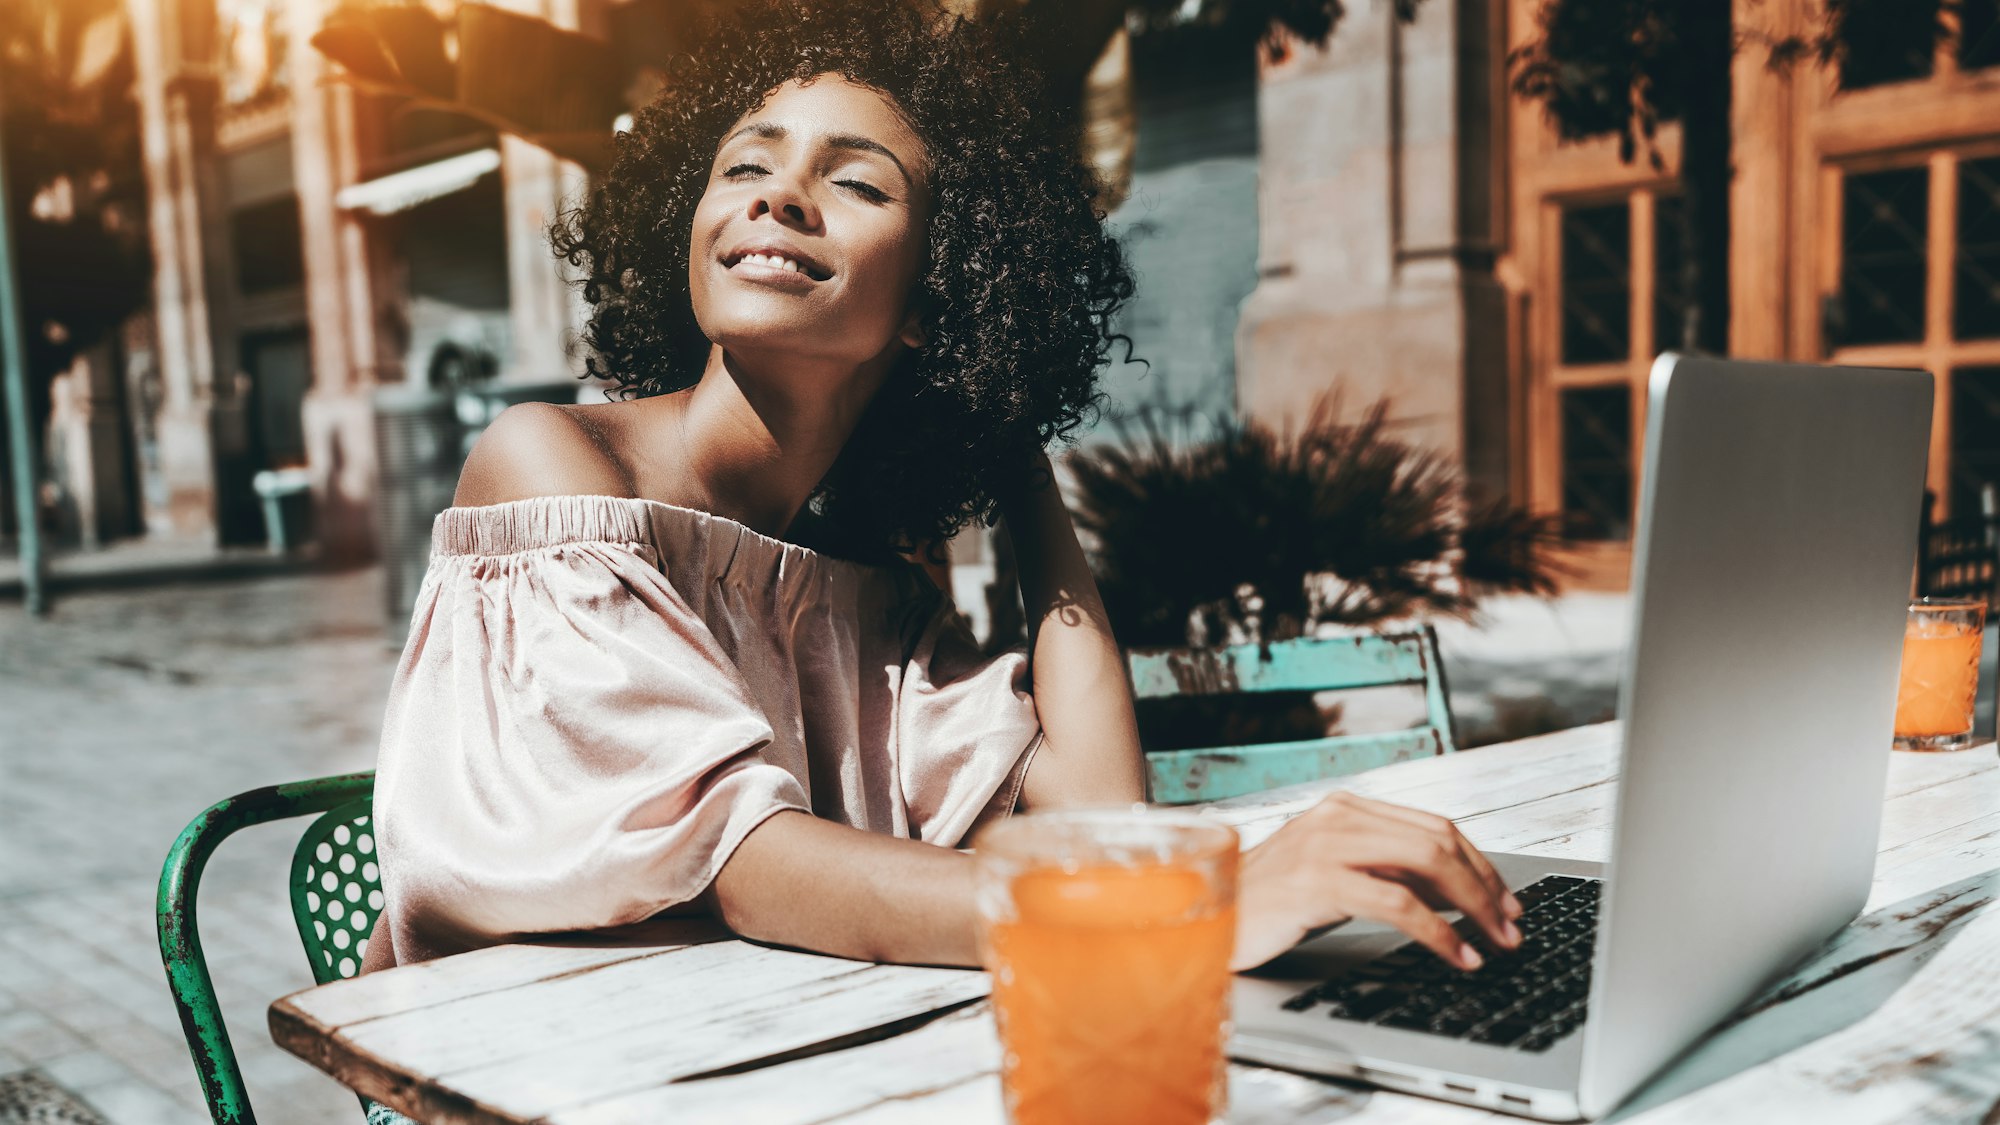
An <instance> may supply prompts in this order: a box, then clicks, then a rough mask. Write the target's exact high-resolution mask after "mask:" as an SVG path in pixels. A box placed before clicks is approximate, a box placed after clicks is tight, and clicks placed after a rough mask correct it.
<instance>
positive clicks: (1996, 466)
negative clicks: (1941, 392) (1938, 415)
mask: <svg viewBox="0 0 2000 1125" xmlns="http://www.w3.org/2000/svg"><path fill="white" fill-rule="evenodd" d="M1987 484H2000V367H1986V368H1971V369H1966V370H1959V371H1954V372H1952V373H1951V514H1952V516H1953V517H1954V518H1959V519H1963V518H1965V517H1968V516H1976V515H1978V514H1979V490H1980V487H1981V486H1982V485H1987Z"/></svg>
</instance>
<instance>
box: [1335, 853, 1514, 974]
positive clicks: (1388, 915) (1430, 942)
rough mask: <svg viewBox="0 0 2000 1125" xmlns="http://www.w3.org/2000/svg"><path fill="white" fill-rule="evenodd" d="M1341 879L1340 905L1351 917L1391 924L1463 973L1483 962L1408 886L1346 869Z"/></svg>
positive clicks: (1477, 952) (1474, 950)
mask: <svg viewBox="0 0 2000 1125" xmlns="http://www.w3.org/2000/svg"><path fill="white" fill-rule="evenodd" d="M1343 882H1345V883H1346V884H1347V886H1346V887H1345V888H1344V889H1343V893H1342V894H1341V896H1340V901H1341V904H1342V906H1343V907H1344V908H1345V909H1347V910H1349V911H1351V912H1352V913H1353V914H1354V916H1355V917H1357V918H1366V919H1368V920H1369V921H1371V922H1381V923H1383V924H1385V925H1390V926H1394V927H1396V928H1397V929H1399V930H1401V931H1403V933H1405V934H1407V935H1409V937H1410V940H1412V941H1414V942H1416V943H1417V944H1419V945H1421V946H1423V947H1424V948H1426V949H1428V950H1430V951H1431V952H1432V953H1435V954H1437V955H1438V956H1439V957H1440V958H1442V959H1443V960H1444V961H1445V963H1446V964H1449V965H1455V966H1457V967H1458V968H1461V969H1464V970H1465V971H1467V972H1471V971H1472V970H1474V969H1477V968H1479V967H1480V965H1482V964H1484V958H1482V957H1480V956H1479V951H1478V950H1476V949H1474V948H1472V945H1471V943H1469V942H1467V941H1466V940H1465V939H1464V938H1462V937H1459V936H1458V931H1457V930H1454V929H1452V928H1451V923H1449V922H1447V921H1445V920H1444V918H1443V917H1442V916H1440V915H1439V914H1438V913H1437V912H1436V911H1434V910H1432V909H1430V908H1429V907H1427V906H1425V905H1424V904H1423V902H1422V900H1420V899H1419V898H1418V897H1417V894H1416V892H1415V891H1412V890H1411V889H1410V888H1408V887H1406V886H1404V885H1402V884H1401V883H1397V882H1392V881H1390V880H1387V879H1378V878H1375V877H1373V876H1370V875H1367V874H1365V873H1363V872H1358V871H1354V872H1349V873H1348V874H1347V876H1346V878H1345V879H1344V880H1343Z"/></svg>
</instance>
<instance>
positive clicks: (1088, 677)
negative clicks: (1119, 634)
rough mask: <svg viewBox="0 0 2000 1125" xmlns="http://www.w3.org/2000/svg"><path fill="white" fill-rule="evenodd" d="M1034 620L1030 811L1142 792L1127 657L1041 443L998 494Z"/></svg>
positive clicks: (1120, 800)
mask: <svg viewBox="0 0 2000 1125" xmlns="http://www.w3.org/2000/svg"><path fill="white" fill-rule="evenodd" d="M1000 512H1001V518H1002V525H1003V530H1004V531H1005V533H1006V534H1007V535H1008V536H1010V537H1011V538H1012V539H1013V543H1014V557H1015V558H1016V559H1017V560H1018V561H1019V565H1020V568H1021V599H1022V603H1023V605H1024V606H1025V607H1026V609H1027V617H1028V662H1029V668H1030V670H1031V671H1030V675H1031V678H1032V682H1033V685H1034V687H1033V691H1034V695H1035V711H1036V713H1037V714H1038V715H1039V716H1040V717H1041V721H1042V731H1043V736H1044V737H1043V742H1042V748H1041V749H1040V750H1038V751H1037V752H1036V753H1035V760H1034V762H1033V763H1031V764H1030V765H1029V767H1028V776H1027V779H1026V782H1025V784H1024V785H1023V786H1022V792H1021V803H1022V804H1023V805H1025V806H1027V807H1029V808H1051V807H1059V806H1065V805H1090V804H1129V803H1131V802H1134V801H1142V800H1144V799H1145V793H1146V790H1145V778H1144V769H1143V765H1142V759H1141V757H1140V751H1139V723H1138V719H1137V718H1136V717H1135V716H1134V714H1133V710H1132V691H1131V686H1130V683H1129V681H1128V680H1127V678H1126V673H1125V656H1124V654H1123V653H1122V652H1121V651H1120V650H1119V648H1118V641H1117V640H1116V639H1115V638H1114V637H1113V636H1112V635H1111V621H1110V619H1109V618H1108V617H1107V616H1105V613H1104V602H1103V599H1101V598H1100V597H1099V596H1098V593H1097V580H1096V579H1095V578H1093V577H1092V576H1091V573H1090V564H1089V563H1087V562H1086V561H1085V560H1084V557H1083V549H1082V548H1081V547H1079V546H1078V545H1077V541H1076V528H1075V526H1074V525H1073V524H1071V522H1070V518H1069V509H1068V508H1066V507H1064V506H1063V501H1062V493H1061V491H1060V490H1059V489H1058V488H1057V487H1056V483H1055V473H1054V471H1053V470H1052V469H1051V468H1050V467H1049V459H1048V457H1047V455H1046V454H1043V453H1042V452H1041V451H1040V450H1036V451H1035V455H1034V458H1033V461H1032V464H1031V467H1030V469H1029V471H1028V472H1027V473H1026V474H1025V476H1024V479H1023V480H1022V481H1021V482H1019V484H1018V485H1017V486H1016V487H1015V488H1013V489H1011V490H1010V491H1008V492H1007V493H1006V494H1004V495H1003V496H1002V498H1001V503H1000Z"/></svg>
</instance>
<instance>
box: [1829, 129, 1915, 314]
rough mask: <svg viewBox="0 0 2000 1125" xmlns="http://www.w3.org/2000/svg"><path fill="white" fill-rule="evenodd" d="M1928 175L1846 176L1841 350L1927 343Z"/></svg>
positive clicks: (1897, 171) (1903, 171)
mask: <svg viewBox="0 0 2000 1125" xmlns="http://www.w3.org/2000/svg"><path fill="white" fill-rule="evenodd" d="M1930 190H1931V173H1930V169H1928V168H1892V169H1889V170H1888V171H1884V172H1864V173H1860V174H1857V175H1852V176H1849V177H1847V179H1846V181H1845V183H1844V186H1843V190H1842V192H1841V196H1842V198H1841V207H1840V235H1841V256H1840V309H1841V314H1842V319H1843V320H1844V322H1845V323H1844V324H1842V325H1839V326H1838V335H1839V339H1838V340H1837V341H1835V342H1836V343H1841V344H1884V343H1894V342H1901V341H1909V340H1921V339H1923V338H1924V307H1925V302H1924V251H1925V245H1926V242H1925V240H1926V239H1927V238H1928V237H1929V236H1930Z"/></svg>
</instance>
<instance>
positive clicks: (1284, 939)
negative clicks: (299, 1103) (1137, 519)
mask: <svg viewBox="0 0 2000 1125" xmlns="http://www.w3.org/2000/svg"><path fill="white" fill-rule="evenodd" d="M703 902H704V903H705V904H706V905H707V906H708V907H709V908H710V909H711V910H713V911H714V912H715V913H716V915H717V916H718V917H720V918H721V919H722V921H723V923H724V924H725V925H727V926H728V927H729V928H730V929H731V930H734V931H735V932H736V933H738V934H740V935H742V936H743V937H746V938H750V939H751V940H753V941H765V942H770V943H773V944H776V945H789V946H794V947H796V948H800V949H813V950H818V951H819V952H822V953H832V954H835V955H837V956H841V957H853V958H856V959H859V960H864V961H894V962H902V963H905V964H919V965H974V964H977V963H978V955H979V952H978V937H977V935H978V926H977V918H978V914H977V911H976V908H975V905H974V900H973V872H972V857H971V856H968V855H965V854H963V853H960V852H955V851H952V850H951V849H949V848H941V847H938V846H936V845H934V844H926V843H921V842H919V841H916V840H904V839H898V838H896V837H891V836H878V835H875V834H873V833H869V832H863V831H861V830H860V829H857V828H849V827H847V826H846V825H842V824H835V823H833V822H832V821H826V820H820V819H819V818H817V817H815V816H812V815H811V814H809V813H804V812H799V811H796V810H788V811H786V812H781V813H777V814H775V815H773V816H772V817H771V818H770V819H768V820H766V821H764V823H762V824H760V825H758V826H757V827H756V828H755V829H753V830H751V832H750V834H749V835H748V836H745V837H744V838H743V842H742V843H741V844H739V845H738V846H737V848H736V851H735V853H734V854H732V855H731V856H730V857H729V860H728V861H727V862H726V863H724V864H723V866H722V871H721V873H720V874H718V875H717V876H716V878H715V882H714V883H712V884H710V886H709V889H708V890H707V891H706V892H704V895H703ZM1237 902H1238V909H1237V923H1236V951H1235V955H1234V957H1233V958H1232V965H1233V967H1235V968H1237V969H1248V968H1252V967H1254V966H1256V965H1259V964H1262V963H1263V962H1265V961H1268V960H1270V959H1271V958H1273V957H1275V956H1277V955H1278V954H1280V953H1283V952H1284V951H1285V950H1286V949H1288V948H1290V947H1291V946H1292V944H1293V943H1295V942H1297V941H1298V940H1299V939H1300V938H1302V937H1304V936H1305V935H1306V934H1307V933H1308V932H1310V931H1312V930H1314V929H1317V928H1319V927H1321V926H1326V925H1330V924H1332V923H1335V922H1340V921H1344V920H1345V919H1348V918H1367V919H1370V920H1372V921H1377V922H1384V923H1387V924H1389V925H1392V926H1395V927H1396V928H1398V929H1400V930H1402V931H1403V932H1404V933H1406V934H1408V935H1409V936H1411V937H1412V938H1415V939H1416V940H1417V941H1419V942H1422V943H1423V944H1424V945H1426V946H1428V947H1429V948H1430V949H1431V950H1432V951H1434V952H1435V953H1437V955H1438V956H1440V957H1442V958H1444V959H1445V960H1447V961H1449V962H1451V963H1452V964H1454V965H1458V966H1460V967H1462V968H1466V969H1474V968H1477V967H1478V965H1479V956H1478V954H1477V953H1475V952H1474V951H1473V950H1472V948H1471V947H1470V946H1468V945H1466V944H1465V943H1464V942H1463V941H1461V940H1460V939H1459V936H1458V934H1457V932H1456V931H1454V930H1453V929H1452V928H1451V925H1450V924H1449V923H1447V922H1446V921H1445V920H1444V919H1443V918H1442V917H1440V916H1439V915H1438V914H1437V913H1436V911H1439V910H1463V911H1465V912H1466V913H1467V914H1470V915H1471V916H1472V917H1474V918H1476V919H1478V921H1479V923H1480V925H1481V927H1482V928H1483V929H1484V930H1485V931H1486V934H1487V940H1489V941H1490V942H1492V943H1493V944H1494V945H1495V946H1497V947H1499V948H1503V949H1512V948H1514V947H1515V946H1516V945H1518V944H1519V943H1520V934H1519V932H1518V931H1516V930H1515V929H1514V927H1513V925H1512V919H1514V918H1516V917H1519V916H1520V912H1521V908H1520V904H1519V903H1517V902H1515V901H1514V897H1513V896H1512V895H1511V894H1508V893H1507V888H1506V885H1505V884H1504V883H1503V882H1502V881H1501V880H1500V876H1499V875H1497V874H1496V873H1495V872H1494V870H1493V867H1492V865H1491V864H1489V863H1488V862H1487V861H1486V857H1485V856H1483V855H1480V854H1479V850H1478V849H1477V848H1474V847H1473V846H1472V845H1471V844H1470V843H1468V842H1466V839H1465V837H1464V836H1461V835H1459V832H1458V829H1456V828H1454V827H1452V824H1451V822H1450V821H1448V820H1445V819H1444V818H1442V817H1436V816H1431V815H1429V814H1427V813H1420V812H1416V811H1415V810H1412V809H1403V808H1398V807H1396V806H1394V805H1385V804H1382V803H1380V802H1376V801H1369V800H1365V799H1363V798H1360V797H1353V796H1350V795H1348V794H1346V793H1337V794H1334V795H1333V796H1331V797H1328V798H1327V799H1326V800H1324V801H1322V802H1321V803H1320V804H1318V805H1316V806H1314V807H1313V808H1312V809H1310V810H1308V811H1307V812H1306V813H1304V814H1302V815H1300V816H1298V817H1295V818H1294V819H1292V820H1291V821H1290V822H1288V823H1287V824H1286V825H1285V826H1284V827H1282V828H1280V829H1278V831H1277V832H1276V833H1275V834H1274V835H1272V837H1271V838H1270V839H1268V840H1266V841H1264V842H1263V843H1262V844H1260V845H1258V846H1257V847H1254V848H1252V849H1250V850H1249V852H1247V853H1246V854H1245V855H1244V858H1243V869H1242V875H1241V877H1240V880H1239V884H1238V890H1237ZM371 952H372V950H371Z"/></svg>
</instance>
